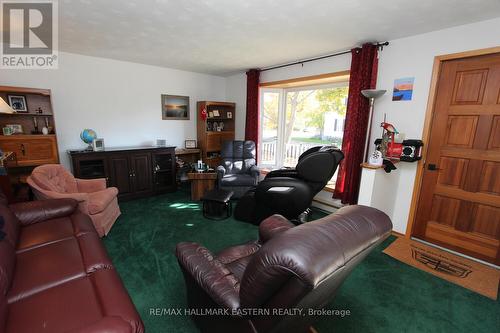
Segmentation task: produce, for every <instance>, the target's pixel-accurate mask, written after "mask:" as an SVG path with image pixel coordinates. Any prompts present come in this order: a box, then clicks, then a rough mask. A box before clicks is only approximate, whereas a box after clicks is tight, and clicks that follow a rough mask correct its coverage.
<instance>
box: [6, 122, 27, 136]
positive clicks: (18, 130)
mask: <svg viewBox="0 0 500 333" xmlns="http://www.w3.org/2000/svg"><path fill="white" fill-rule="evenodd" d="M5 127H7V128H10V130H11V133H12V134H23V133H24V131H23V125H20V124H7V125H5Z"/></svg>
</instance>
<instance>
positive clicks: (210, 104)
mask: <svg viewBox="0 0 500 333" xmlns="http://www.w3.org/2000/svg"><path fill="white" fill-rule="evenodd" d="M205 105H206V106H212V105H213V106H229V107H233V108H234V107H236V103H232V102H215V101H206V102H205Z"/></svg>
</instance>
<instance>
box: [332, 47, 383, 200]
mask: <svg viewBox="0 0 500 333" xmlns="http://www.w3.org/2000/svg"><path fill="white" fill-rule="evenodd" d="M351 52H352V62H351V71H350V79H349V96H348V99H347V112H346V119H345V129H344V138H343V140H342V151H343V152H344V155H345V158H344V160H343V161H342V163H341V164H340V166H339V172H338V176H337V182H336V185H335V192H334V193H333V197H334V198H337V199H340V200H341V201H342V203H344V204H355V203H357V202H358V194H359V184H360V181H361V167H360V164H361V163H362V162H363V158H364V157H363V151H364V148H365V147H364V146H365V140H366V129H367V127H368V112H369V107H370V106H369V101H368V99H367V98H365V97H364V96H363V95H361V90H363V89H373V88H375V84H376V82H377V65H378V55H377V53H378V47H377V46H376V45H373V44H371V43H368V44H364V45H363V46H362V47H361V48H355V49H352V50H351Z"/></svg>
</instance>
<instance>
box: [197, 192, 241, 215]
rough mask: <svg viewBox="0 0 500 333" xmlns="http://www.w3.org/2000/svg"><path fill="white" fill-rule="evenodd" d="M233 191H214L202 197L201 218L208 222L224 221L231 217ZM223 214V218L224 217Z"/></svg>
mask: <svg viewBox="0 0 500 333" xmlns="http://www.w3.org/2000/svg"><path fill="white" fill-rule="evenodd" d="M233 194H234V192H233V191H227V190H221V189H215V190H211V191H208V192H207V193H205V194H204V195H203V197H202V198H201V201H203V216H204V217H205V218H207V219H210V220H225V219H227V218H229V217H231V214H232V213H233V205H232V203H231V197H232V196H233ZM224 213H225V216H224Z"/></svg>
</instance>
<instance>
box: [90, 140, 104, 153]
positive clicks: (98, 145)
mask: <svg viewBox="0 0 500 333" xmlns="http://www.w3.org/2000/svg"><path fill="white" fill-rule="evenodd" d="M92 148H93V149H94V151H103V150H104V139H94V141H92Z"/></svg>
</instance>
